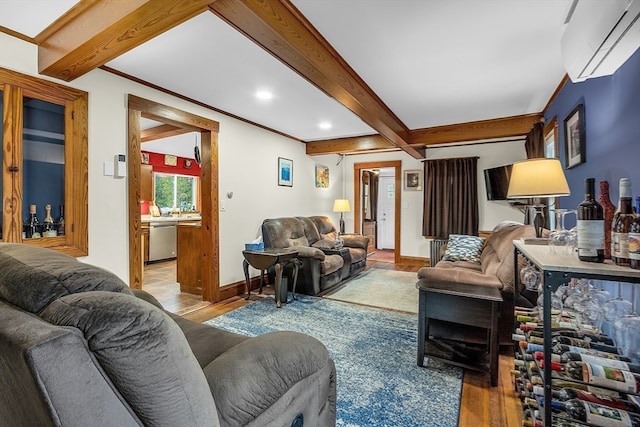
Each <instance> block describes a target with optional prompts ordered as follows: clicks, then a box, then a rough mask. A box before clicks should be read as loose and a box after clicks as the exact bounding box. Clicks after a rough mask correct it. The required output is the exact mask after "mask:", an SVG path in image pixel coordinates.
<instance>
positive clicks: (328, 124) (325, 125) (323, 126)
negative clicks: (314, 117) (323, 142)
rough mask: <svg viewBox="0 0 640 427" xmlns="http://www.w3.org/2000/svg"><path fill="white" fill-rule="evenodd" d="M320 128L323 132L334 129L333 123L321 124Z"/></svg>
mask: <svg viewBox="0 0 640 427" xmlns="http://www.w3.org/2000/svg"><path fill="white" fill-rule="evenodd" d="M318 126H319V127H320V129H323V130H327V129H331V127H332V125H331V123H329V122H321V123H320V124H319V125H318Z"/></svg>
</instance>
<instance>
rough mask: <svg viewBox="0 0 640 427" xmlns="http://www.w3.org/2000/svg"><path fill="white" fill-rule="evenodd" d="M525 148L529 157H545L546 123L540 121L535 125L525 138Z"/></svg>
mask: <svg viewBox="0 0 640 427" xmlns="http://www.w3.org/2000/svg"><path fill="white" fill-rule="evenodd" d="M524 149H525V151H526V152H527V159H537V158H540V157H544V123H542V122H538V123H536V124H534V125H533V128H532V129H531V130H530V131H529V133H528V134H527V138H526V139H525V140H524Z"/></svg>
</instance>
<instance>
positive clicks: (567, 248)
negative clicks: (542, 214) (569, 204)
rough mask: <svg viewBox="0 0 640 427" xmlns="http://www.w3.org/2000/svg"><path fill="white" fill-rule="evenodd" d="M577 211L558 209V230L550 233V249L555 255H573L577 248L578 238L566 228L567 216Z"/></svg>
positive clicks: (556, 212)
mask: <svg viewBox="0 0 640 427" xmlns="http://www.w3.org/2000/svg"><path fill="white" fill-rule="evenodd" d="M575 213H576V211H575V210H569V209H556V210H555V215H556V228H555V230H553V231H552V232H551V233H549V248H550V249H551V253H554V254H572V253H573V250H574V249H575V246H576V236H575V233H574V232H572V231H571V230H567V229H566V228H565V227H564V222H565V221H564V220H565V215H567V214H575Z"/></svg>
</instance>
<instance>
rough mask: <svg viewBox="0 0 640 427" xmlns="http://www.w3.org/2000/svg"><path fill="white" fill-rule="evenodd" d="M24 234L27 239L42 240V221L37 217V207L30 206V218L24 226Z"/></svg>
mask: <svg viewBox="0 0 640 427" xmlns="http://www.w3.org/2000/svg"><path fill="white" fill-rule="evenodd" d="M24 232H25V238H27V239H38V238H40V221H38V216H37V215H36V205H29V218H27V221H26V224H25V225H24Z"/></svg>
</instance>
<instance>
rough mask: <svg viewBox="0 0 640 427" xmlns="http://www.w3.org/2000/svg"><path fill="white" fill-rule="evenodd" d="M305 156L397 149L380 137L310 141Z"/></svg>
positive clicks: (369, 136)
mask: <svg viewBox="0 0 640 427" xmlns="http://www.w3.org/2000/svg"><path fill="white" fill-rule="evenodd" d="M305 145H306V149H307V154H308V155H310V156H315V155H319V154H355V153H359V152H364V151H373V150H385V149H386V150H388V149H390V148H394V149H397V147H396V146H395V145H393V144H392V143H390V142H389V140H387V139H386V138H384V137H383V136H381V135H368V136H354V137H351V138H338V139H328V140H324V141H311V142H307V143H306V144H305Z"/></svg>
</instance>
